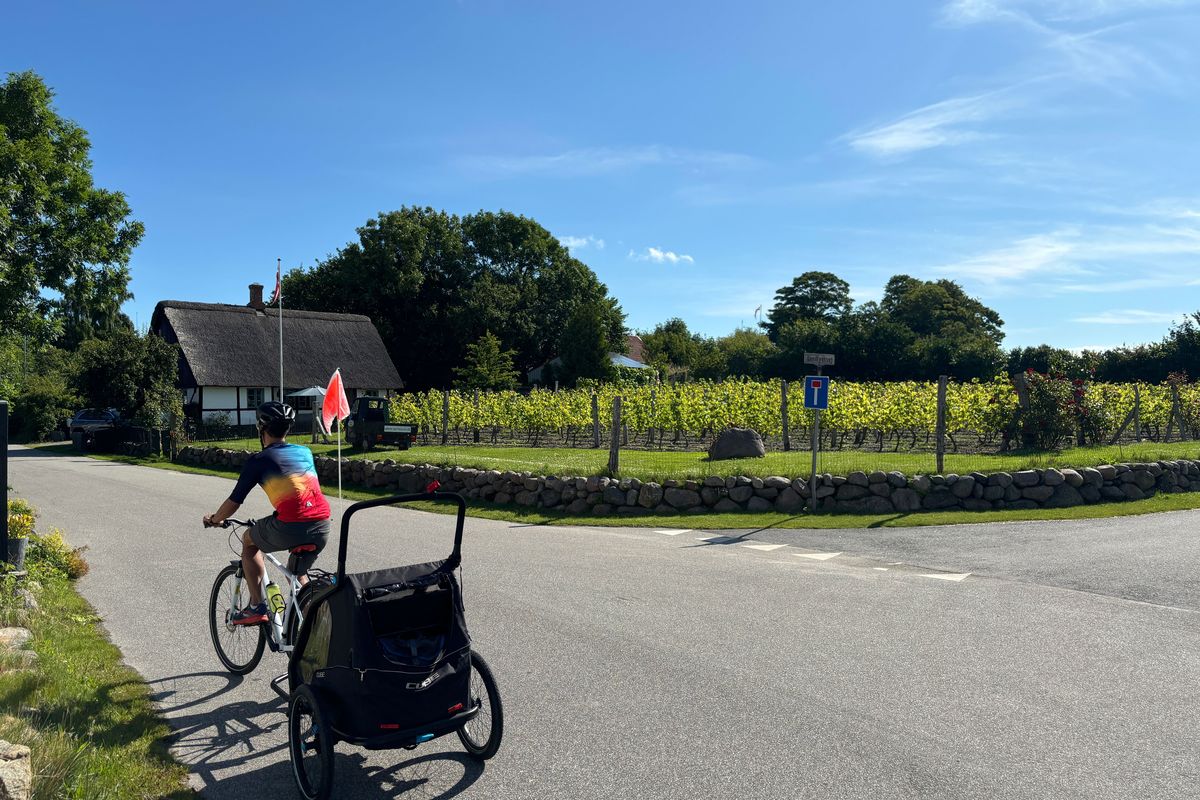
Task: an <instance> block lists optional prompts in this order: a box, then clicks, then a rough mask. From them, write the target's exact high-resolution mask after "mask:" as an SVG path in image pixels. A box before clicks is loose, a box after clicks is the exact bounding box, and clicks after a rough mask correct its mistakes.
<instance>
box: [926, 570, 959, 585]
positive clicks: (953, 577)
mask: <svg viewBox="0 0 1200 800" xmlns="http://www.w3.org/2000/svg"><path fill="white" fill-rule="evenodd" d="M970 574H971V573H969V572H964V573H963V574H961V575H953V574H950V573H948V572H943V573H942V574H940V575H922V576H921V577H922V578H937V579H938V580H939V581H954V582H955V583H958V582H959V581H961V580H962V579H963V578H965V577H967V576H968V575H970Z"/></svg>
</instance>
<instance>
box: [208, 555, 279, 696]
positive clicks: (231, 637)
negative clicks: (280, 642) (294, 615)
mask: <svg viewBox="0 0 1200 800" xmlns="http://www.w3.org/2000/svg"><path fill="white" fill-rule="evenodd" d="M249 602H250V592H249V590H248V589H247V587H246V579H245V578H244V577H242V571H241V569H240V568H239V567H237V566H235V565H233V564H230V565H229V566H227V567H225V569H223V570H221V571H220V572H219V573H218V574H217V579H216V581H214V582H213V588H212V594H211V595H209V598H208V632H209V634H210V635H211V636H212V642H213V649H215V650H216V651H217V658H219V659H221V663H222V664H224V665H225V668H226V669H227V670H229V671H230V672H233V673H236V674H238V675H245V674H246V673H247V672H250V671H251V670H252V669H254V668H255V667H256V666H258V662H259V659H261V658H262V654H263V647H264V646H265V645H266V643H267V639H266V634H265V632H264V631H263V627H262V626H261V625H231V624H230V622H229V619H230V617H232V616H233V614H234V612H236V611H237V610H238V609H240V608H242V607H243V606H245V605H246V604H247V603H249Z"/></svg>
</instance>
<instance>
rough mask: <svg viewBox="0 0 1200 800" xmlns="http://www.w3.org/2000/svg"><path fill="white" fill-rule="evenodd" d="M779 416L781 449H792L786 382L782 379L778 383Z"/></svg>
mask: <svg viewBox="0 0 1200 800" xmlns="http://www.w3.org/2000/svg"><path fill="white" fill-rule="evenodd" d="M779 416H780V417H781V418H782V419H783V449H784V451H785V452H786V451H788V450H791V449H792V436H791V431H789V430H788V384H787V381H782V382H781V383H780V384H779Z"/></svg>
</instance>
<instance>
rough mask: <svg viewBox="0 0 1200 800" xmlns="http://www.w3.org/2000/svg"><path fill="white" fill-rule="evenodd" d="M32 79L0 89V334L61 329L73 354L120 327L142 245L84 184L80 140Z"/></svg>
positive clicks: (88, 165) (111, 198)
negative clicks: (134, 258)
mask: <svg viewBox="0 0 1200 800" xmlns="http://www.w3.org/2000/svg"><path fill="white" fill-rule="evenodd" d="M53 97H54V94H53V92H51V90H50V89H49V87H47V86H46V84H45V82H44V81H43V80H42V79H41V78H40V77H38V76H37V75H36V74H34V73H32V72H21V73H10V74H9V75H8V78H7V80H6V81H5V82H4V83H2V84H0V329H6V330H18V331H30V330H35V331H36V330H38V329H39V328H42V327H43V326H44V325H45V323H46V322H47V321H49V322H50V323H52V324H53V323H58V324H60V325H61V326H62V329H63V333H64V337H65V343H66V344H67V345H68V346H71V347H73V346H75V345H76V344H78V342H80V341H82V340H83V339H86V338H89V337H90V336H92V335H93V334H94V333H95V332H97V331H109V330H114V329H116V328H118V327H121V326H122V325H123V324H124V322H123V320H122V318H121V314H120V306H121V303H122V302H124V301H125V300H127V299H129V297H130V294H129V291H128V284H129V271H128V263H129V256H130V253H131V252H132V251H133V248H134V247H135V246H136V245H137V243H138V241H139V240H140V239H141V238H142V233H143V227H142V224H141V223H140V222H136V221H134V220H131V219H130V218H129V214H130V209H129V204H128V203H127V202H126V200H125V196H124V195H123V194H121V193H120V192H113V191H108V190H105V189H100V188H97V187H96V186H94V185H93V183H92V162H91V159H90V158H89V156H88V152H89V150H90V148H91V144H90V142H89V141H88V137H87V133H86V132H85V131H84V130H83V128H81V127H79V126H78V125H76V124H75V123H74V122H72V121H70V120H68V119H65V118H63V117H62V116H60V115H59V114H58V113H57V112H56V111H55V110H54V108H53V106H52V105H51V101H52V100H53Z"/></svg>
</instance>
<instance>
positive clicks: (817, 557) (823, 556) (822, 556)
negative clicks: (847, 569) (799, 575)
mask: <svg viewBox="0 0 1200 800" xmlns="http://www.w3.org/2000/svg"><path fill="white" fill-rule="evenodd" d="M792 555H794V556H797V557H798V558H811V559H813V560H814V561H828V560H829V559H831V558H836V557H837V556H840V555H841V553H793V554H792Z"/></svg>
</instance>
